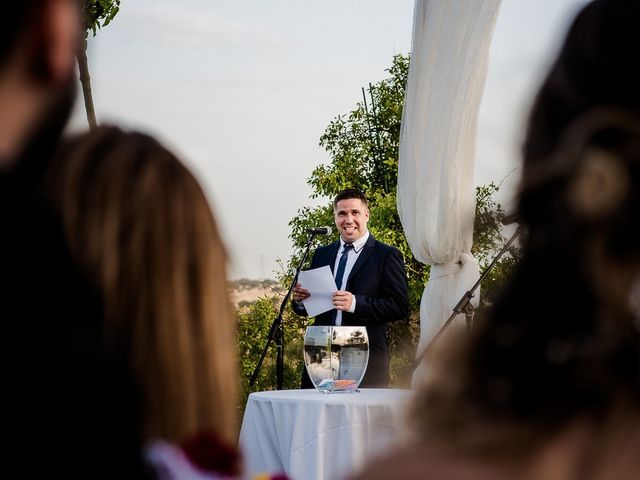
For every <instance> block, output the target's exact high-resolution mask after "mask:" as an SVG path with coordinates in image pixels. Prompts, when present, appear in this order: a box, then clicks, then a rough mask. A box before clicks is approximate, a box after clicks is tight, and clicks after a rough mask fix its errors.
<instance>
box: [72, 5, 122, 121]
mask: <svg viewBox="0 0 640 480" xmlns="http://www.w3.org/2000/svg"><path fill="white" fill-rule="evenodd" d="M80 4H81V7H82V26H83V29H84V35H83V37H82V43H81V45H80V49H79V50H78V54H77V56H76V57H77V60H78V70H79V72H80V83H81V85H82V94H83V97H84V107H85V111H86V113H87V121H88V122H89V127H90V128H91V129H94V128H95V127H96V126H97V121H96V111H95V108H94V106H93V95H92V93H91V76H90V75H89V62H88V60H87V46H88V37H89V31H91V32H92V33H93V36H94V37H95V36H96V33H97V31H98V30H99V29H100V28H102V27H106V26H107V25H109V23H110V22H111V20H113V18H114V17H115V16H116V15H117V13H118V12H119V11H120V0H80Z"/></svg>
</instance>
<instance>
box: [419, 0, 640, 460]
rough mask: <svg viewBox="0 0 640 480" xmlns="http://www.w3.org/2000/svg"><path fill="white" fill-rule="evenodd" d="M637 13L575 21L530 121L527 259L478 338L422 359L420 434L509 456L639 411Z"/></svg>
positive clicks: (600, 1)
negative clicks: (634, 299) (566, 431)
mask: <svg viewBox="0 0 640 480" xmlns="http://www.w3.org/2000/svg"><path fill="white" fill-rule="evenodd" d="M639 5H640V2H636V1H632V0H596V1H594V2H593V3H591V4H589V5H587V6H586V7H585V8H584V9H583V11H582V12H581V13H580V14H579V15H578V16H577V18H576V19H575V21H574V23H573V24H572V26H571V29H570V31H569V34H568V36H567V38H566V41H565V43H564V45H563V47H562V50H561V52H560V54H559V56H558V58H557V60H556V62H555V63H554V65H553V67H552V69H551V72H550V74H549V75H548V77H547V79H546V80H545V82H544V83H543V85H542V87H541V89H540V91H539V93H538V96H537V98H536V101H535V104H534V107H533V111H532V114H531V117H530V119H529V126H528V132H527V136H526V140H525V143H524V165H525V168H524V172H523V180H522V184H521V193H520V196H519V206H518V208H519V210H520V213H521V218H522V224H523V226H524V227H525V228H526V232H527V233H526V238H525V240H524V242H523V243H524V245H523V257H522V259H521V261H520V264H519V265H518V267H517V268H516V271H515V273H514V276H513V278H512V279H511V280H510V281H509V282H507V286H506V288H505V291H504V292H502V294H501V296H500V298H499V299H498V301H497V302H496V304H495V306H494V307H493V309H492V311H491V312H490V313H489V315H488V316H487V318H486V319H485V321H484V322H483V323H481V324H479V325H478V326H477V328H476V330H475V332H474V334H473V335H472V336H471V337H468V338H464V339H462V340H457V341H459V343H458V344H454V345H448V346H447V345H444V346H440V349H439V351H440V352H441V355H436V356H434V357H433V358H432V362H431V363H430V376H429V379H428V383H427V386H426V388H423V389H422V390H421V391H420V393H419V396H418V398H417V400H416V402H415V404H414V414H415V415H417V416H418V418H420V419H421V422H420V427H421V429H420V430H421V431H420V434H421V435H424V436H426V437H431V438H435V439H437V440H439V441H443V442H444V443H445V445H448V446H450V447H452V448H456V447H458V448H459V449H462V450H465V449H466V451H468V452H475V453H480V454H486V453H488V452H493V453H494V454H495V453H497V454H500V455H513V454H514V453H525V452H527V451H530V449H531V447H533V446H536V445H539V444H540V442H542V441H545V440H548V439H549V438H550V436H551V435H553V434H554V433H557V432H559V431H560V430H561V429H562V428H564V427H566V426H567V425H568V424H570V423H571V422H573V421H575V420H580V419H582V420H585V421H588V422H590V424H591V425H596V426H597V425H599V424H601V423H602V424H604V423H606V422H607V421H608V420H609V419H610V418H611V416H612V414H613V412H620V411H631V412H634V413H633V414H634V415H638V414H640V325H639V323H638V320H637V315H638V313H639V312H635V311H632V305H630V302H629V295H630V288H631V286H632V285H633V282H634V279H635V281H636V282H638V281H640V278H638V275H639V274H640V241H639V240H638V238H640V237H639V234H640V215H638V210H640V88H639V87H638V85H640V77H639V76H638V65H637V60H636V56H637V52H634V51H637V48H638V45H640V41H638V24H639V22H638V20H640V16H639V15H638V12H639ZM632 38H635V39H636V40H635V41H632ZM451 341H456V340H451ZM447 347H448V348H447Z"/></svg>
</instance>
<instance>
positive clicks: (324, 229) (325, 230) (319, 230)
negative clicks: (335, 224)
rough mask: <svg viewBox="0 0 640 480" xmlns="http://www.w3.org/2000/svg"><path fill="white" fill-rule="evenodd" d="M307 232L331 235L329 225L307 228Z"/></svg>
mask: <svg viewBox="0 0 640 480" xmlns="http://www.w3.org/2000/svg"><path fill="white" fill-rule="evenodd" d="M307 233H310V234H311V235H325V236H327V237H328V236H329V235H331V227H312V228H307Z"/></svg>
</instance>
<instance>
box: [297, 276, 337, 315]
mask: <svg viewBox="0 0 640 480" xmlns="http://www.w3.org/2000/svg"><path fill="white" fill-rule="evenodd" d="M299 281H300V282H299V284H298V285H296V286H295V287H294V289H293V299H294V300H295V301H297V302H299V301H302V303H303V304H304V308H305V309H306V310H307V315H309V316H310V317H315V316H316V315H320V314H321V313H324V312H327V311H329V310H332V309H333V308H335V305H334V302H333V294H334V292H336V291H337V290H338V289H337V288H336V282H335V280H334V279H333V274H332V273H331V268H329V266H328V265H325V266H324V267H320V268H314V269H312V270H303V271H302V272H300V277H299Z"/></svg>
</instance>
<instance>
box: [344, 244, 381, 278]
mask: <svg viewBox="0 0 640 480" xmlns="http://www.w3.org/2000/svg"><path fill="white" fill-rule="evenodd" d="M375 245H376V239H375V238H373V235H372V234H371V233H369V238H368V239H367V243H365V244H364V247H363V248H362V252H360V255H358V259H357V260H356V263H354V264H353V268H352V269H351V273H349V278H348V279H347V284H348V283H349V282H350V281H351V279H352V278H353V277H354V276H355V274H356V273H358V270H360V269H361V268H362V265H364V264H365V263H366V261H367V260H368V259H369V257H370V256H371V255H372V254H373V247H375Z"/></svg>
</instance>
